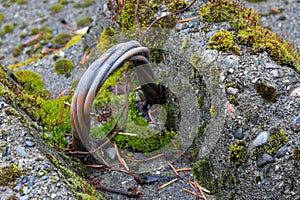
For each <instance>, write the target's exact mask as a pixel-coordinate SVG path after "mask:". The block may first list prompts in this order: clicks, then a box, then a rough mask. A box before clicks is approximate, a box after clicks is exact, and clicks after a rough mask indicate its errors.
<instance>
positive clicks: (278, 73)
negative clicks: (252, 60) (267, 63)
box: [270, 69, 284, 78]
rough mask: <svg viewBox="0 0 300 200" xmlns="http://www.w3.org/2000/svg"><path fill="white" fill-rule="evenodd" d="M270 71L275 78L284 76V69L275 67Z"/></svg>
mask: <svg viewBox="0 0 300 200" xmlns="http://www.w3.org/2000/svg"><path fill="white" fill-rule="evenodd" d="M270 73H271V74H272V75H273V77H274V78H281V77H283V76H284V73H283V71H282V70H280V69H274V70H272V71H271V72H270Z"/></svg>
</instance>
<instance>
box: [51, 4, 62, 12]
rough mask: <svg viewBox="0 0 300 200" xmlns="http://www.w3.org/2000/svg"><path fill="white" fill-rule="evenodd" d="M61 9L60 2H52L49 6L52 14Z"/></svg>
mask: <svg viewBox="0 0 300 200" xmlns="http://www.w3.org/2000/svg"><path fill="white" fill-rule="evenodd" d="M61 9H62V5H61V4H54V5H52V6H50V8H49V10H50V11H51V13H52V14H55V13H58V12H59V11H60V10H61Z"/></svg>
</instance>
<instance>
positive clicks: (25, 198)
mask: <svg viewBox="0 0 300 200" xmlns="http://www.w3.org/2000/svg"><path fill="white" fill-rule="evenodd" d="M28 199H29V195H28V194H26V195H24V196H21V197H20V198H19V200H28Z"/></svg>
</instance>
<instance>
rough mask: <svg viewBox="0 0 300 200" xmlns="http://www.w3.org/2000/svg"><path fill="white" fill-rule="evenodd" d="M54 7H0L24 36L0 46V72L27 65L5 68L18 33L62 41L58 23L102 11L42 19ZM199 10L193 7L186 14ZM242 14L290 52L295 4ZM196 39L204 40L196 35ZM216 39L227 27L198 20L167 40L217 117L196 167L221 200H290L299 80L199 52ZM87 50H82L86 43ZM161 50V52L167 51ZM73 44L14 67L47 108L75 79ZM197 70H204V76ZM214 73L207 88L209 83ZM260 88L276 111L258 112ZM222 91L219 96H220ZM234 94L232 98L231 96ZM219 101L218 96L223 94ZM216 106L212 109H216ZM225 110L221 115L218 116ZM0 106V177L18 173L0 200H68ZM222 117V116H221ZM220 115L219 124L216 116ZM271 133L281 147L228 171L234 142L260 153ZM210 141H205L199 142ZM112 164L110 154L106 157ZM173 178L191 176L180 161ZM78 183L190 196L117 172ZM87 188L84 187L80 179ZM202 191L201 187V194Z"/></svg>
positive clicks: (259, 64) (267, 61) (295, 35)
mask: <svg viewBox="0 0 300 200" xmlns="http://www.w3.org/2000/svg"><path fill="white" fill-rule="evenodd" d="M55 3H56V1H54V0H49V1H47V3H42V1H37V0H35V1H34V0H29V3H28V4H27V5H17V4H15V3H12V5H11V6H10V7H9V8H4V7H3V2H0V12H3V13H5V20H4V22H3V23H11V22H14V21H16V22H17V23H18V26H20V25H21V24H23V23H26V24H27V25H28V26H27V27H26V28H25V29H22V30H20V29H19V28H18V27H17V28H15V29H14V30H13V32H12V33H10V34H6V35H5V36H3V37H1V40H2V41H3V42H4V44H3V45H2V47H1V49H0V55H1V56H2V57H3V59H1V64H2V65H4V66H8V65H10V64H13V63H14V62H15V61H16V60H18V61H24V60H26V59H27V58H28V56H27V55H21V56H19V57H17V58H15V60H13V59H12V58H11V51H12V49H13V47H14V46H16V45H17V44H19V43H20V42H22V41H23V40H22V39H21V38H20V37H19V36H20V34H21V33H24V32H27V33H29V32H30V30H31V29H32V28H33V27H40V26H42V25H45V24H48V25H49V26H50V27H51V28H52V29H53V35H56V34H58V33H61V32H71V31H70V30H69V29H68V28H66V26H65V25H64V24H63V23H61V19H64V20H65V21H66V22H67V23H68V25H69V26H71V27H76V19H78V18H81V17H84V16H93V17H95V15H96V14H97V13H98V10H99V8H101V7H102V3H101V1H97V3H96V4H95V5H94V6H91V7H87V8H84V9H74V8H73V7H72V4H67V5H64V6H63V7H64V11H63V12H59V13H57V14H55V15H51V14H50V13H49V11H48V8H49V7H50V5H52V4H55ZM201 4H203V2H202V1H197V3H196V6H199V5H201ZM245 4H246V5H247V6H250V7H253V8H254V9H257V10H259V13H261V14H264V16H263V17H261V22H262V25H263V26H266V27H269V28H270V29H271V30H272V31H274V32H276V33H278V34H280V35H282V36H283V37H284V38H285V39H287V40H288V41H292V42H293V43H294V45H295V46H296V47H298V48H299V46H300V26H299V21H300V15H299V13H300V10H299V9H300V2H299V1H297V0H285V3H282V2H281V1H276V0H267V1H263V2H260V3H248V2H245ZM196 6H195V7H194V8H191V9H190V10H189V11H187V12H185V13H183V14H182V15H181V16H180V18H182V19H184V18H188V17H192V16H196V15H197V11H198V10H197V8H196ZM271 8H276V9H280V10H282V11H281V12H280V13H279V14H271V15H270V14H269V11H270V9H271ZM40 16H45V17H46V18H47V19H46V20H45V21H40V22H37V21H36V19H40ZM203 30H206V31H203ZM218 30H232V29H231V27H230V25H229V24H228V23H227V22H221V23H211V24H208V23H204V22H201V20H199V19H197V20H193V21H190V22H188V23H180V24H177V25H176V28H175V30H174V31H173V32H172V33H171V35H172V37H170V38H169V39H168V42H169V44H170V43H171V45H170V46H167V45H166V46H165V48H166V49H168V48H169V50H172V52H174V53H176V54H177V55H180V56H183V57H184V58H186V59H187V60H188V61H189V60H190V57H191V56H192V55H193V54H194V53H197V54H199V55H200V56H201V58H202V59H203V60H205V62H206V63H207V65H203V66H202V68H201V67H200V68H199V69H198V70H200V71H201V70H202V71H201V73H202V75H203V77H204V78H205V81H206V84H207V88H208V90H209V91H210V95H211V99H212V100H211V103H212V104H215V106H216V107H217V108H218V113H221V114H222V116H221V117H220V115H221V114H220V115H217V116H216V117H215V118H213V120H211V121H210V124H209V129H208V130H207V134H204V136H202V137H200V138H199V140H197V144H198V145H199V146H198V147H199V151H200V154H199V156H198V158H199V159H206V160H209V161H210V162H211V164H212V166H213V171H211V173H210V175H211V177H218V178H219V180H220V179H222V182H221V181H220V182H218V183H216V185H218V187H219V189H220V195H221V197H224V198H226V199H227V197H229V196H230V195H233V194H234V199H250V198H251V199H253V198H254V199H300V190H299V188H300V182H299V180H300V173H299V170H298V169H299V161H296V160H295V158H294V152H295V151H296V149H299V148H300V137H299V131H300V129H299V127H300V125H299V122H300V116H299V111H300V104H299V102H300V101H299V98H300V92H299V91H300V90H299V88H300V83H299V80H300V78H299V74H297V73H296V72H295V71H293V70H292V69H291V68H289V67H287V66H281V65H279V64H278V63H276V62H275V61H273V60H272V59H271V57H270V56H269V55H268V53H267V52H261V53H257V54H255V55H250V54H249V53H247V52H246V49H244V48H243V47H241V50H242V52H243V54H242V55H241V56H236V55H233V54H232V55H230V54H228V53H220V52H217V51H215V50H207V49H206V46H207V44H208V40H209V38H210V37H211V36H212V35H213V33H215V32H216V31H218ZM186 37H187V38H188V41H189V42H188V43H189V45H188V48H187V49H186V50H182V49H181V48H180V47H181V46H182V42H183V40H184V38H186ZM89 42H91V41H89ZM168 42H167V43H168ZM82 49H83V44H82V43H81V42H80V43H77V44H76V45H74V46H72V47H70V48H68V49H66V50H62V51H60V52H57V54H56V55H53V54H52V55H49V56H46V57H44V58H42V59H40V60H38V61H37V62H35V63H31V64H29V65H26V66H24V67H23V68H22V69H30V70H33V71H36V72H38V73H39V74H41V76H42V77H43V80H44V85H45V87H46V89H48V90H49V91H50V92H51V94H52V96H53V98H55V97H56V96H58V95H59V93H60V92H61V91H63V90H65V89H66V88H67V89H68V90H70V88H71V83H72V82H73V81H74V80H76V79H78V78H80V76H81V75H82V73H83V72H84V70H83V69H81V68H80V67H78V65H79V62H80V60H81V58H82V56H83V50H82ZM55 57H60V58H62V57H64V58H68V59H70V60H72V61H73V63H74V64H75V66H76V67H75V69H74V70H73V71H72V72H71V76H70V77H66V76H64V75H57V74H55V73H54V70H53V64H54V58H55ZM203 69H208V70H206V71H204V70H203ZM211 69H217V72H218V74H219V76H218V77H217V83H218V84H217V87H215V85H214V84H212V83H213V82H210V81H211V80H212V77H213V75H214V72H212V71H210V70H211ZM260 81H264V82H267V83H268V84H269V85H273V86H274V87H275V88H276V101H274V102H265V101H264V99H262V98H261V97H260V95H259V94H257V92H256V89H255V86H256V84H257V83H259V82H260ZM231 83H234V84H235V85H236V87H232V89H230V90H229V91H225V88H226V89H227V87H225V86H226V85H227V84H229V85H230V84H231ZM228 89H229V88H228ZM234 89H235V90H234ZM226 92H227V93H226ZM229 95H236V101H237V102H238V104H234V103H229V101H228V100H229ZM216 102H220V103H219V104H217V103H216ZM225 102H227V104H226V108H225ZM11 107H12V106H11V105H9V104H8V103H7V102H6V101H5V99H4V98H2V97H1V98H0V108H1V109H0V147H1V148H0V149H1V151H2V152H1V160H0V169H1V168H3V166H7V165H9V164H10V163H14V164H15V165H17V166H18V167H19V168H20V169H21V170H22V172H23V173H22V175H21V176H20V177H18V178H17V179H16V180H15V181H14V182H13V183H11V185H10V186H0V196H1V199H8V198H13V197H16V198H18V199H75V196H74V194H73V193H72V192H71V189H70V188H68V186H67V185H66V183H65V182H64V180H62V179H61V178H60V176H59V173H60V171H59V170H58V169H57V168H56V167H55V166H54V165H53V164H52V163H51V162H50V161H49V160H48V159H47V157H46V156H45V153H44V152H42V151H41V147H40V146H39V144H38V143H37V142H36V139H35V137H34V136H33V135H32V134H31V131H30V128H28V127H27V126H26V125H25V124H24V123H23V122H21V121H20V119H19V117H18V116H14V115H7V114H6V113H5V110H6V109H8V108H11ZM224 113H225V114H224ZM223 114H224V116H223ZM273 127H279V128H280V129H281V130H283V131H285V133H286V135H287V137H288V142H287V144H285V145H284V146H282V147H281V148H279V150H278V151H276V152H275V155H270V154H268V153H266V152H264V153H263V154H262V155H261V156H259V157H258V158H257V159H256V158H254V157H251V156H250V157H249V158H248V159H247V161H246V162H245V163H244V165H243V166H242V167H239V168H234V167H233V166H232V165H231V164H230V163H229V147H230V144H232V143H233V142H235V141H236V140H243V141H245V142H246V144H247V149H248V152H251V151H252V150H254V149H256V148H257V147H261V146H267V145H268V142H269V140H270V133H269V131H270V130H271V129H272V128H273ZM208 133H210V134H208ZM109 154H110V156H111V157H115V156H116V155H115V152H114V151H113V150H111V151H110V152H109ZM172 164H173V165H174V166H175V167H176V168H185V167H191V165H192V164H193V163H190V162H189V160H188V159H185V158H181V159H178V160H177V161H175V162H173V163H172ZM88 173H89V174H91V175H93V176H94V177H96V179H98V180H100V181H101V184H102V185H104V186H107V187H111V188H115V189H120V190H124V191H126V190H127V189H128V188H129V187H136V188H137V189H138V190H139V191H141V192H142V193H143V196H142V199H191V198H193V197H192V195H191V194H188V193H186V192H184V191H183V190H182V188H183V187H186V188H189V189H191V188H190V186H189V185H186V183H185V182H184V181H182V180H179V181H176V182H175V183H173V184H171V185H169V186H168V187H166V188H164V189H163V190H159V191H157V190H156V188H157V187H159V186H161V185H162V184H164V183H166V182H157V183H153V184H149V185H139V184H137V183H136V182H135V181H134V179H133V177H132V176H129V175H127V174H124V173H121V172H118V171H102V170H91V169H89V170H88ZM150 173H152V174H156V175H158V174H173V171H172V170H171V169H170V168H169V167H168V166H165V167H162V168H160V169H151V170H150ZM180 176H181V177H183V178H185V179H192V176H191V173H190V171H188V172H180ZM86 178H89V177H86ZM203 187H206V186H205V185H203ZM103 195H104V197H105V198H106V199H126V198H125V197H124V196H122V195H117V194H113V193H107V192H104V193H103ZM207 197H208V199H215V198H216V196H214V195H211V196H210V195H207Z"/></svg>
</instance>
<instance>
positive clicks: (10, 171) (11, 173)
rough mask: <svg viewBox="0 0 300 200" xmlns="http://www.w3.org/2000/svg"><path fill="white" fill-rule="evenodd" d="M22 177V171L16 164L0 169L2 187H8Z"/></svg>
mask: <svg viewBox="0 0 300 200" xmlns="http://www.w3.org/2000/svg"><path fill="white" fill-rule="evenodd" d="M21 175H22V170H20V169H19V168H18V167H17V166H16V165H15V164H10V165H8V166H4V167H2V168H1V169H0V177H1V179H0V186H8V185H9V184H10V183H11V182H13V181H15V180H16V179H17V178H18V177H19V176H21Z"/></svg>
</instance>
